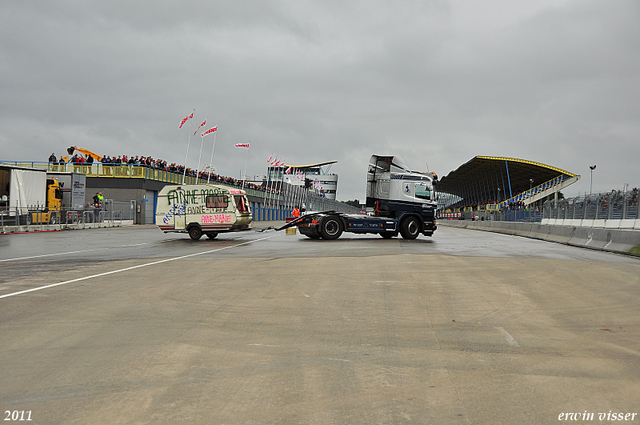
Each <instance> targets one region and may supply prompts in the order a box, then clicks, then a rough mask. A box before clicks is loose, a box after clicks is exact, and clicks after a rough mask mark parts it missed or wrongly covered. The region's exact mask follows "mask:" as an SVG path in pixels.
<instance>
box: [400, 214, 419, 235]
mask: <svg viewBox="0 0 640 425" xmlns="http://www.w3.org/2000/svg"><path fill="white" fill-rule="evenodd" d="M400 233H401V234H402V237H403V238H405V239H415V238H417V237H418V234H420V222H419V221H418V219H417V218H415V217H407V218H405V219H404V220H402V223H401V224H400Z"/></svg>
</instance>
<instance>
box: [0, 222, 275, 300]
mask: <svg viewBox="0 0 640 425" xmlns="http://www.w3.org/2000/svg"><path fill="white" fill-rule="evenodd" d="M274 236H276V235H273V236H268V237H266V238H260V239H256V240H253V241H247V242H242V243H239V244H237V245H231V246H225V247H223V248H216V249H210V250H209V251H203V252H196V253H193V254H188V255H182V256H180V257H174V258H166V259H164V260H159V261H153V262H151V263H146V264H138V265H137V266H132V267H126V268H124V269H119V270H112V271H110V272H104V273H99V274H94V275H91V276H84V277H79V278H77V279H71V280H67V281H64V282H58V283H52V284H51V285H45V286H38V287H37V288H31V289H26V290H24V291H19V292H13V293H11V294H5V295H0V299H2V298H9V297H14V296H16V295H22V294H26V293H29V292H36V291H41V290H43V289H48V288H54V287H56V286H61V285H67V284H69V283H74V282H80V281H83V280H88V279H93V278H95V277H102V276H108V275H110V274H116V273H121V272H127V271H129V270H135V269H139V268H142V267H147V266H155V265H156V264H162V263H168V262H170V261H175V260H183V259H185V258H189V257H197V256H198V255H204V254H210V253H212V252H218V251H224V250H225V249H231V248H236V247H239V246H242V245H248V244H250V243H254V242H259V241H262V240H265V239H270V238H272V237H274Z"/></svg>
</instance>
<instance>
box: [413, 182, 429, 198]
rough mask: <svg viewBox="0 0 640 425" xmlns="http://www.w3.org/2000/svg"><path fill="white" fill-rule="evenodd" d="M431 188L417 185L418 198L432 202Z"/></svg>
mask: <svg viewBox="0 0 640 425" xmlns="http://www.w3.org/2000/svg"><path fill="white" fill-rule="evenodd" d="M431 192H432V190H431V187H430V186H427V185H425V184H417V185H416V198H422V199H428V200H431Z"/></svg>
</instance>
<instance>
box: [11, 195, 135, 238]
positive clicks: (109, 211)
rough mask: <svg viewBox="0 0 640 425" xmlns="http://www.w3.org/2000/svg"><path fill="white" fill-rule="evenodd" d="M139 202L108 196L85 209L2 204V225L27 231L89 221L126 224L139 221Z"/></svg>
mask: <svg viewBox="0 0 640 425" xmlns="http://www.w3.org/2000/svg"><path fill="white" fill-rule="evenodd" d="M135 211H136V202H135V201H131V202H115V201H112V200H110V199H106V200H105V201H104V203H103V204H102V206H101V207H100V208H97V207H93V206H86V207H85V208H83V209H69V208H62V209H61V210H60V211H47V210H46V209H44V208H43V207H41V206H39V205H30V206H21V207H14V208H9V207H7V206H0V228H1V229H2V230H3V231H5V230H6V228H7V227H21V228H24V229H25V230H27V231H29V230H37V229H44V228H45V227H47V228H48V227H50V226H58V225H82V224H88V223H120V224H121V223H122V222H123V221H126V220H135Z"/></svg>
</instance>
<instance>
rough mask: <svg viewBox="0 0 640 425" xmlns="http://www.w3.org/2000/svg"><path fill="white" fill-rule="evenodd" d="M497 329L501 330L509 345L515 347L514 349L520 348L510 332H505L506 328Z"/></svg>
mask: <svg viewBox="0 0 640 425" xmlns="http://www.w3.org/2000/svg"><path fill="white" fill-rule="evenodd" d="M496 329H497V330H499V331H500V333H501V334H502V335H504V337H505V339H506V340H507V342H508V343H509V345H511V346H514V347H520V346H519V345H518V343H517V342H516V340H515V339H513V337H512V336H511V335H509V332H507V331H505V330H504V328H502V327H497V328H496Z"/></svg>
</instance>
